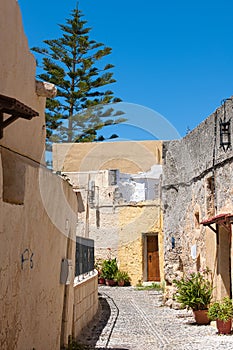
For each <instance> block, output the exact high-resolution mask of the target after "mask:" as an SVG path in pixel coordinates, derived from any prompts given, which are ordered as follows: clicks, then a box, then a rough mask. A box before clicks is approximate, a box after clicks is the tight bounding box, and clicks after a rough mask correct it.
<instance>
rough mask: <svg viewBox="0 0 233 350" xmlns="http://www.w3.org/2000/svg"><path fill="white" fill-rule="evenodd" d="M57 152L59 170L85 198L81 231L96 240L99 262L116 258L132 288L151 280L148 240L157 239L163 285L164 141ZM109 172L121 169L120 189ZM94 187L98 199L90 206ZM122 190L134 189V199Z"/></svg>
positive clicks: (80, 146)
mask: <svg viewBox="0 0 233 350" xmlns="http://www.w3.org/2000/svg"><path fill="white" fill-rule="evenodd" d="M53 151H54V153H53V161H54V165H55V169H56V170H58V171H61V170H62V174H63V175H64V176H66V177H67V178H68V179H69V181H70V183H71V184H72V185H73V186H74V188H76V189H77V190H78V191H80V192H81V193H82V197H83V200H84V211H83V213H81V214H79V226H78V230H79V232H82V234H83V235H85V236H86V237H89V238H92V239H94V240H95V257H96V258H97V259H108V258H110V257H111V258H115V257H116V258H117V261H118V264H119V267H120V269H122V270H125V271H127V272H128V273H129V275H130V277H131V279H132V284H133V285H135V284H137V283H138V281H147V272H146V267H145V265H146V264H147V260H146V259H147V253H146V251H145V250H146V249H145V238H144V236H145V235H146V234H150V235H151V234H155V235H158V238H159V254H160V276H161V280H162V279H163V233H162V217H161V199H160V192H161V191H160V183H161V172H162V166H161V160H162V158H161V151H162V142H161V141H140V142H104V143H91V144H89V143H85V144H74V145H71V144H70V145H66V144H64V145H59V144H58V145H54V150H53ZM107 169H108V170H113V169H115V170H116V169H117V170H119V171H118V173H117V174H118V175H119V176H118V177H119V179H118V181H117V183H116V184H115V185H111V184H110V182H111V181H109V171H108V170H107ZM134 171H136V173H134ZM123 172H126V173H123ZM92 183H93V184H94V194H93V200H92V201H91V203H90V188H89V187H91V184H92ZM89 184H90V186H89ZM123 185H125V187H127V190H129V186H130V185H131V192H130V194H129V191H128V192H127V190H126V188H125V187H124V188H123ZM137 185H138V187H137ZM139 185H143V186H141V187H143V188H142V189H141V188H140V186H139ZM143 191H144V193H142V192H143ZM117 195H118V196H117ZM88 196H89V203H88V205H87V198H88ZM138 198H140V199H138ZM141 198H145V200H141ZM148 198H149V199H148Z"/></svg>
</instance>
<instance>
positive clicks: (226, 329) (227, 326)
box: [216, 319, 232, 334]
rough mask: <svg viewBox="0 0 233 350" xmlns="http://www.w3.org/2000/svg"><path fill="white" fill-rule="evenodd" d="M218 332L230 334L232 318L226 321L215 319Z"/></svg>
mask: <svg viewBox="0 0 233 350" xmlns="http://www.w3.org/2000/svg"><path fill="white" fill-rule="evenodd" d="M216 324H217V328H218V333H219V334H230V333H231V327H232V320H231V319H230V320H228V321H226V322H224V321H221V320H216Z"/></svg>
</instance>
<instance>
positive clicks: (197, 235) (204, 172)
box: [162, 100, 233, 296]
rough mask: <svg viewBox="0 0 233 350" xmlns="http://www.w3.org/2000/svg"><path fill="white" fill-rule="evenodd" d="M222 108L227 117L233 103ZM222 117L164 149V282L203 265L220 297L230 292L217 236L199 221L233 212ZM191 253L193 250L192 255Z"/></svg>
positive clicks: (229, 159)
mask: <svg viewBox="0 0 233 350" xmlns="http://www.w3.org/2000/svg"><path fill="white" fill-rule="evenodd" d="M225 107H226V108H225V111H226V115H225V116H226V118H227V119H228V118H230V116H231V110H232V101H231V100H229V101H226V106H225ZM223 113H224V108H223V106H222V107H221V108H218V109H217V110H216V111H215V112H214V113H213V114H212V115H211V116H209V117H208V118H207V119H206V120H205V121H204V122H203V123H201V124H200V125H199V126H198V127H197V128H195V129H194V130H193V131H191V132H190V133H189V134H188V135H187V136H186V137H184V138H183V139H181V140H178V141H171V142H165V143H164V147H163V157H164V165H163V190H162V193H163V195H162V201H163V216H164V232H165V241H164V247H165V278H166V280H167V282H168V283H169V284H170V283H172V280H173V279H174V278H176V277H177V276H180V275H182V274H183V271H186V272H187V271H189V270H197V269H199V268H201V267H205V266H206V265H207V266H208V267H209V268H210V269H211V270H212V272H213V275H214V281H215V285H216V286H217V289H216V293H217V294H218V292H217V291H220V290H222V292H219V294H218V296H223V295H224V294H228V292H229V286H228V287H226V286H225V290H224V288H222V287H221V283H222V281H223V279H224V278H223V277H221V276H220V275H221V274H224V272H223V271H222V272H221V273H220V272H219V269H217V268H216V266H217V265H218V251H217V247H216V234H215V233H214V232H213V231H211V229H209V228H208V227H204V226H203V225H202V224H201V222H202V221H203V220H206V219H208V218H211V217H213V216H215V215H218V214H221V213H232V211H233V190H232V189H233V179H232V175H231V174H232V170H233V164H232V159H233V152H232V149H230V150H227V152H224V151H223V149H222V148H220V130H219V122H220V118H223ZM232 132H233V125H232V123H231V134H232ZM172 243H173V246H172ZM191 250H192V251H193V252H194V251H195V250H196V252H197V254H196V257H195V254H194V255H193V256H192V254H191ZM225 259H227V257H225Z"/></svg>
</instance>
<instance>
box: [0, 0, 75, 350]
mask: <svg viewBox="0 0 233 350" xmlns="http://www.w3.org/2000/svg"><path fill="white" fill-rule="evenodd" d="M0 31H1V41H0V49H1V60H0V94H3V95H6V96H9V97H13V98H15V99H17V100H19V101H20V102H22V103H24V104H26V105H28V106H29V107H30V108H32V109H34V110H36V111H37V112H39V114H40V115H39V117H37V118H35V119H33V120H30V121H27V120H17V121H15V122H14V123H13V124H12V125H10V126H8V127H7V128H6V129H4V134H3V138H2V139H1V140H0V241H1V244H0V281H1V284H0V310H1V312H0V348H1V350H22V349H24V350H27V349H28V350H29V349H30V350H31V349H37V350H44V349H48V350H50V349H51V350H55V349H57V350H58V349H60V345H63V344H65V343H67V341H68V335H70V334H72V321H73V284H72V282H71V284H70V285H67V286H66V287H65V286H64V285H63V284H61V283H60V271H61V261H62V259H63V258H69V259H71V260H72V263H73V266H74V256H75V255H74V254H75V243H74V242H75V232H76V219H77V216H76V213H77V198H76V195H75V194H74V193H73V191H72V187H71V186H70V185H69V184H68V183H67V182H65V181H63V180H62V179H61V178H59V177H57V176H55V175H53V174H52V173H51V172H50V171H48V170H47V169H45V168H44V167H43V166H40V161H41V159H42V153H43V150H44V145H45V128H44V127H43V126H44V124H45V120H44V106H45V98H44V97H41V96H40V97H39V96H38V95H37V94H36V89H35V59H34V57H33V55H32V54H31V53H30V52H29V49H28V45H27V39H26V37H25V35H24V32H23V27H22V22H21V14H20V10H19V7H18V2H17V1H15V0H2V1H1V2H0ZM5 117H7V116H5ZM42 163H43V160H42ZM65 291H66V296H69V297H68V299H67V298H65Z"/></svg>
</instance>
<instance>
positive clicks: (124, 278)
mask: <svg viewBox="0 0 233 350" xmlns="http://www.w3.org/2000/svg"><path fill="white" fill-rule="evenodd" d="M115 279H116V281H117V284H118V286H121V287H123V286H124V285H125V284H129V283H130V280H131V278H130V277H129V275H128V272H126V271H121V270H118V271H117V273H116V277H115Z"/></svg>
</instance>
